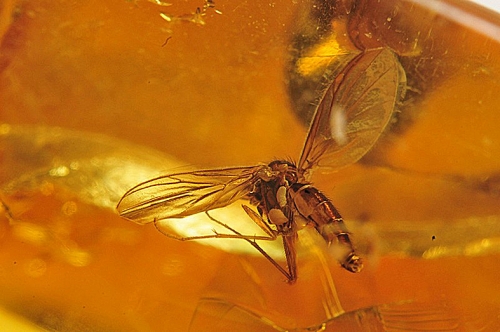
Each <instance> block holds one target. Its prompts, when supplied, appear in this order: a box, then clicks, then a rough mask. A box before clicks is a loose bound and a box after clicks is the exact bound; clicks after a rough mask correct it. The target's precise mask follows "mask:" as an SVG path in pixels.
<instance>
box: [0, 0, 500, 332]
mask: <svg viewBox="0 0 500 332" xmlns="http://www.w3.org/2000/svg"><path fill="white" fill-rule="evenodd" d="M499 36H500V17H499V15H497V14H494V13H492V12H489V11H486V10H484V9H481V8H479V7H477V6H475V5H473V4H471V3H469V2H467V1H458V0H457V1H452V0H446V1H443V0H439V1H419V0H408V1H380V2H379V1H375V0H364V1H363V0H360V1H354V0H350V1H349V0H345V1H333V0H330V1H326V0H325V1H306V0H297V1H281V0H278V1H271V2H269V1H260V0H256V1H246V2H241V1H227V2H226V1H222V0H220V1H215V3H214V2H205V3H203V1H202V0H200V1H180V2H174V1H172V3H167V2H163V1H153V0H151V1H147V0H135V1H127V0H107V1H95V0H88V1H80V2H74V1H66V0H57V1H48V0H41V1H19V0H4V1H2V2H1V3H0V38H1V46H0V198H1V199H2V206H1V216H0V245H1V247H2V249H1V250H0V308H1V310H0V325H1V326H12V329H11V330H14V329H15V328H17V329H18V330H20V329H22V330H29V329H31V330H33V331H37V330H39V329H41V328H48V329H51V330H59V331H78V330H85V331H92V330H96V331H98V330H99V331H103V330H104V331H114V330H127V331H188V330H189V329H191V330H192V331H212V330H213V331H224V330H227V331H236V330H238V331H276V330H277V331H284V330H301V329H305V328H310V327H314V328H313V329H316V330H321V329H324V330H341V331H363V330H367V329H369V328H371V329H373V330H384V329H385V330H390V329H391V328H392V329H393V330H397V329H400V330H404V329H406V330H412V329H413V330H416V329H420V330H425V329H427V330H432V329H433V330H446V329H448V330H449V329H457V330H459V331H475V330H484V331H490V330H491V331H494V330H495V329H496V327H497V326H498V325H500V322H499V318H498V317H500V316H499V314H500V304H499V300H498V299H499V298H500V291H499V287H498V280H499V277H500V270H499V266H500V265H499V264H498V263H497V262H496V259H498V258H499V254H498V253H499V251H500V176H499V174H500V131H499V130H498V124H499V120H500V115H499V113H498V105H500V94H498V91H500V86H499V85H500V68H499V66H500V65H499V64H500V59H499V57H500V38H499ZM378 47H386V48H390V49H391V50H392V51H393V52H394V53H395V54H396V55H397V57H398V59H399V61H400V63H401V65H402V67H403V69H404V70H405V73H406V77H407V86H406V94H405V96H404V98H403V99H402V100H401V101H400V102H399V103H397V105H394V107H395V111H394V115H393V119H392V123H391V125H390V127H389V128H388V129H387V130H386V131H385V132H384V133H383V135H382V136H381V138H380V140H379V142H377V144H376V145H375V146H374V147H373V149H371V151H370V152H369V153H368V154H367V155H366V156H365V157H364V158H362V159H361V160H360V161H359V162H357V163H356V164H354V165H350V166H348V167H345V168H342V169H338V170H333V171H332V170H325V169H315V170H313V171H312V178H311V180H312V181H313V183H314V185H315V186H316V187H317V188H318V189H319V190H321V191H322V192H323V193H324V194H325V195H326V196H327V197H329V198H330V199H331V200H332V202H333V204H334V205H335V207H336V208H337V209H338V210H339V211H340V213H342V215H343V217H344V220H345V222H346V225H347V227H348V228H349V230H350V231H351V233H352V234H351V235H352V238H353V242H354V244H355V246H356V247H357V248H358V249H359V251H360V255H361V256H362V258H363V259H364V261H365V269H364V270H363V271H362V272H361V273H358V274H352V273H349V272H347V271H345V270H343V269H342V268H341V267H339V266H338V264H337V262H336V260H335V258H334V257H331V255H329V254H328V253H329V251H328V248H325V245H324V244H322V243H321V241H320V240H321V239H318V238H317V236H316V235H315V234H314V232H311V231H310V230H308V229H305V230H303V231H300V232H299V236H300V238H301V241H299V242H300V245H299V248H298V249H297V250H298V262H297V263H298V280H297V282H296V283H295V284H294V285H288V284H287V283H286V282H285V281H284V277H283V276H282V275H281V274H280V273H279V271H277V270H276V269H275V268H274V267H273V266H272V265H271V264H270V263H269V262H268V261H267V260H266V259H265V258H264V257H262V256H260V255H258V253H254V252H253V251H252V250H253V248H251V246H249V245H248V244H247V243H244V242H243V241H240V240H234V241H233V242H223V243H224V244H221V245H215V244H213V242H217V241H218V240H217V239H216V240H207V241H205V242H189V241H188V242H181V241H176V240H174V239H169V238H167V237H165V236H163V235H162V234H161V233H160V232H158V231H157V230H156V228H155V227H154V226H153V225H152V224H149V225H144V226H141V225H137V224H134V223H132V222H130V221H128V220H124V219H122V218H120V217H119V216H118V214H117V212H116V210H115V208H114V207H115V205H116V203H117V202H118V200H119V198H120V196H121V195H123V193H124V192H125V190H127V189H128V188H129V187H131V186H133V185H134V184H137V183H139V182H140V181H144V180H146V179H147V178H149V177H153V176H157V175H160V174H162V173H166V172H169V171H172V169H179V167H180V168H181V169H182V167H186V166H189V167H193V166H196V167H199V168H208V167H229V166H241V165H256V164H258V163H261V162H270V161H272V160H274V159H275V158H282V159H292V160H298V158H299V155H300V151H301V148H302V145H303V142H304V139H305V135H306V133H307V126H308V124H309V121H310V119H311V116H312V111H313V110H314V108H315V106H316V105H317V102H318V100H319V99H320V96H321V93H322V91H324V89H325V88H326V87H327V85H328V82H331V81H332V80H333V79H334V77H335V75H336V74H338V73H339V72H340V71H341V69H342V68H343V67H344V66H345V65H346V64H347V63H349V61H350V60H351V59H352V58H353V57H354V56H355V54H357V53H359V52H362V51H363V50H366V49H371V48H378ZM231 208H233V207H231ZM232 211H233V210H227V211H224V209H220V210H218V211H216V213H219V215H218V217H220V218H221V219H224V220H225V221H226V222H227V223H228V224H231V225H233V224H238V223H243V224H244V223H245V222H251V220H245V217H246V216H245V214H244V213H241V208H239V209H238V207H236V209H234V211H236V212H234V214H233V212H232ZM225 218H228V219H229V220H228V219H225ZM247 218H248V217H247ZM173 222H175V223H180V224H181V225H190V226H186V227H187V228H189V227H192V228H196V227H198V226H197V224H188V223H187V221H186V222H185V221H184V220H182V219H181V220H177V221H173ZM191 225H193V226H191ZM210 241H212V242H210ZM240 242H243V243H240ZM247 247H248V248H247ZM275 247H277V248H279V241H278V242H277V243H276V245H275V246H274V247H273V246H271V247H269V252H272V253H273V255H274V254H276V255H278V259H279V255H280V252H279V250H276V251H273V250H274V249H273V248H275ZM8 324H9V325H8Z"/></svg>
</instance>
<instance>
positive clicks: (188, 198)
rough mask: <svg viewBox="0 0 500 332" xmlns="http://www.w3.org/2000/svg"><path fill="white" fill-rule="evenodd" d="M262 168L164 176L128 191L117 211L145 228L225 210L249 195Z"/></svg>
mask: <svg viewBox="0 0 500 332" xmlns="http://www.w3.org/2000/svg"><path fill="white" fill-rule="evenodd" d="M263 167H265V166H263V165H261V166H253V167H234V168H224V169H213V170H200V171H193V172H184V173H175V174H169V175H165V176H161V177H158V178H155V179H151V180H148V181H146V182H143V183H141V184H139V185H137V186H135V187H133V188H132V189H130V190H129V191H127V192H126V193H125V195H123V197H122V198H121V200H120V202H119V203H118V206H117V210H118V212H119V213H120V215H121V216H122V217H125V218H127V219H130V220H132V221H134V222H137V223H139V224H146V223H149V222H153V221H155V220H156V221H159V220H162V219H167V218H181V217H186V216H189V215H193V214H195V213H199V212H205V211H208V210H212V209H216V208H219V207H223V206H226V205H229V204H231V203H233V202H235V201H236V200H238V199H240V198H243V197H244V196H245V195H247V194H248V193H249V192H250V191H251V190H252V189H253V184H254V182H255V180H256V179H257V177H258V175H257V173H258V171H259V170H260V169H262V168H263Z"/></svg>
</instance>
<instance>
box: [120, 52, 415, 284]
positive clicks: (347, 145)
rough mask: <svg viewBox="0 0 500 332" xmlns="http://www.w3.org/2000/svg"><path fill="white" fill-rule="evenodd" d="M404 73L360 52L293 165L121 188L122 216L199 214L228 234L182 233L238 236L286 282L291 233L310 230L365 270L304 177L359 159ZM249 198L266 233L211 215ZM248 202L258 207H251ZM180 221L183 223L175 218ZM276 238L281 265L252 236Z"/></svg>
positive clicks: (291, 261) (378, 55)
mask: <svg viewBox="0 0 500 332" xmlns="http://www.w3.org/2000/svg"><path fill="white" fill-rule="evenodd" d="M405 85H406V76H405V73H404V71H403V69H402V67H401V65H400V64H399V61H398V59H397V57H396V56H395V54H394V53H393V52H392V51H390V50H389V49H387V48H380V49H373V50H368V51H365V52H362V53H360V54H358V55H357V56H356V57H355V58H354V59H353V60H352V61H351V62H350V63H349V64H348V65H347V66H346V67H345V68H344V69H343V70H342V72H341V73H340V74H339V75H338V76H337V77H336V78H335V80H334V81H333V82H332V83H331V84H330V86H329V87H328V89H327V90H326V92H325V94H324V95H323V97H322V99H321V101H320V103H319V104H318V107H317V109H316V111H315V114H314V116H313V119H312V122H311V125H310V128H309V131H308V134H307V137H306V140H305V144H304V147H303V149H302V153H301V156H300V159H299V162H298V163H297V164H294V163H292V162H290V161H284V160H275V161H272V162H271V163H269V164H268V165H264V164H262V165H257V166H249V167H233V168H221V169H211V170H197V171H191V172H182V173H173V174H168V175H164V176H160V177H158V178H154V179H151V180H148V181H145V182H143V183H140V184H138V185H137V186H135V187H133V188H131V189H130V190H129V191H127V192H126V193H125V194H124V196H123V197H122V198H121V200H120V202H119V203H118V206H117V210H118V212H119V213H120V215H121V216H122V217H125V218H127V219H130V220H132V221H134V222H136V223H139V224H146V223H150V222H153V223H154V224H155V225H157V223H158V222H159V221H161V220H165V219H169V218H182V217H186V216H190V215H193V214H196V213H201V212H205V213H207V215H208V216H209V217H210V218H211V219H212V221H214V222H216V223H218V224H219V225H222V226H223V227H225V228H226V229H227V230H229V231H230V234H220V233H217V232H215V231H214V233H213V234H208V235H202V236H192V237H180V236H178V235H175V234H171V233H167V232H165V231H163V230H161V229H160V228H159V227H158V225H157V228H158V229H159V230H160V231H161V232H162V233H163V234H165V235H167V236H169V237H172V238H176V239H178V240H183V241H185V240H196V239H208V238H233V239H243V240H245V241H247V242H248V243H250V244H251V245H252V246H253V247H255V249H257V250H258V251H259V252H260V253H261V254H262V255H264V256H265V257H266V258H267V259H268V260H269V261H270V262H271V263H272V264H273V265H274V266H275V267H276V268H277V269H278V270H279V271H280V272H281V273H282V274H283V275H285V276H286V278H287V279H288V282H289V283H293V282H295V281H296V279H297V263H296V251H295V244H296V241H297V239H298V234H297V232H298V231H299V230H300V229H301V228H302V227H305V226H309V227H314V228H315V229H316V231H317V232H318V233H319V234H320V235H321V236H322V237H323V239H324V240H325V241H326V243H327V244H328V245H330V244H332V243H337V244H338V245H339V246H340V247H341V248H343V251H342V255H340V257H339V258H338V261H339V263H340V265H341V266H342V267H343V268H344V269H346V270H347V271H350V272H355V273H356V272H359V271H361V269H362V268H363V263H362V260H361V258H360V257H359V256H358V254H357V253H356V251H355V249H354V246H353V244H352V242H351V240H350V238H349V231H348V230H347V227H346V226H345V224H344V221H343V219H342V216H341V215H340V213H339V212H338V211H337V209H336V208H335V206H334V205H333V204H332V202H331V201H330V200H329V199H328V198H327V197H326V196H325V195H324V194H323V193H322V192H321V191H319V190H318V189H316V187H314V186H313V185H312V184H311V183H310V182H308V180H307V178H308V175H309V171H310V170H311V169H312V168H313V167H329V168H334V169H338V168H340V167H343V166H347V165H349V164H352V163H354V162H356V161H358V160H359V159H360V158H361V157H363V156H364V155H365V154H366V153H367V152H368V151H369V150H370V149H371V148H372V146H373V145H374V144H375V143H376V141H377V140H378V139H379V137H380V135H381V134H382V132H383V131H384V129H385V128H386V127H387V125H388V124H389V122H390V120H391V117H392V115H393V112H394V107H395V104H396V103H397V102H398V101H399V100H400V99H401V98H402V96H403V94H404V88H405ZM240 199H243V200H247V202H248V204H247V205H242V207H243V209H244V211H245V212H246V214H247V215H248V216H249V218H250V219H251V220H253V221H254V222H255V223H256V224H257V225H258V226H259V227H260V228H261V229H262V230H263V231H264V233H265V234H266V235H264V236H255V235H244V234H241V233H240V232H238V231H237V230H235V229H233V228H231V227H230V226H229V225H226V224H224V223H222V222H220V221H218V220H216V219H214V218H212V217H211V216H210V214H209V213H208V212H209V211H210V210H213V209H217V208H221V207H225V206H227V205H229V204H231V203H234V202H236V201H237V200H240ZM249 205H253V206H256V210H257V212H256V211H255V210H253V209H251V208H250V207H249ZM179 222H181V221H179ZM279 236H281V237H282V241H283V247H284V252H285V258H286V263H287V264H286V268H284V267H283V266H281V265H280V264H278V262H276V261H275V260H274V259H273V258H272V257H271V256H269V255H268V254H267V252H265V251H264V250H263V249H262V248H261V247H260V246H259V245H258V244H257V243H256V242H255V241H256V240H275V239H277V238H278V237H279Z"/></svg>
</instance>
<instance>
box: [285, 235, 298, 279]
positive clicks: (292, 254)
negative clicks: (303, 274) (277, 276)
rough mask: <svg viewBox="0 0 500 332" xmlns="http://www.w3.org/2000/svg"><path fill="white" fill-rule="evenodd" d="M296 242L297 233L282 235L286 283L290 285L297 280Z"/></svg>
mask: <svg viewBox="0 0 500 332" xmlns="http://www.w3.org/2000/svg"><path fill="white" fill-rule="evenodd" d="M296 241H297V232H293V233H291V234H286V235H283V248H284V249H285V257H286V265H287V267H288V283H290V284H293V283H294V282H295V281H296V280H297V260H296V258H297V252H296V251H295V242H296Z"/></svg>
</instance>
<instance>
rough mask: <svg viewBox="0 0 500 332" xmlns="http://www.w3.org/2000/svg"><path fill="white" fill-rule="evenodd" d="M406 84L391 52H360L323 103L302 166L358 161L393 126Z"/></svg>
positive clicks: (300, 163)
mask: <svg viewBox="0 0 500 332" xmlns="http://www.w3.org/2000/svg"><path fill="white" fill-rule="evenodd" d="M405 87H406V75H405V72H404V70H403V68H402V67H401V64H400V63H399V61H398V59H397V57H396V55H395V54H394V53H393V52H392V51H391V50H389V49H387V48H381V49H373V50H367V51H365V52H363V53H360V54H359V55H358V56H356V57H355V58H354V59H353V60H351V62H349V64H348V65H347V66H346V68H344V69H343V71H342V72H341V73H340V74H339V76H337V78H336V79H335V81H334V82H333V83H332V84H331V85H330V87H329V88H328V89H327V91H326V93H325V95H324V96H323V98H322V100H321V102H320V103H319V105H318V108H317V109H316V113H315V114H314V117H313V120H312V123H311V127H310V128H309V132H308V134H307V138H306V143H305V144H304V148H303V150H302V155H301V157H300V160H299V165H298V166H299V169H300V170H303V171H306V170H308V169H310V168H311V167H313V166H315V165H317V166H320V167H329V168H340V167H343V166H347V165H349V164H352V163H354V162H356V161H358V160H359V159H360V158H361V157H363V156H364V155H365V154H366V153H367V152H368V151H369V150H370V149H371V148H372V146H373V145H374V144H375V143H376V141H377V140H378V138H379V137H380V135H381V134H382V132H383V131H384V129H385V128H386V127H387V125H388V124H389V122H390V120H391V117H392V115H393V112H394V107H395V104H396V103H397V102H398V101H399V100H400V99H401V98H402V97H403V95H404V91H405Z"/></svg>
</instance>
